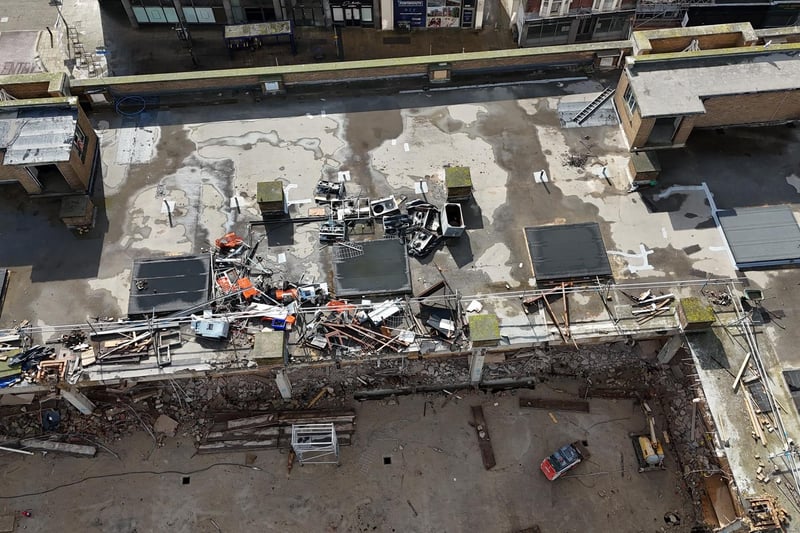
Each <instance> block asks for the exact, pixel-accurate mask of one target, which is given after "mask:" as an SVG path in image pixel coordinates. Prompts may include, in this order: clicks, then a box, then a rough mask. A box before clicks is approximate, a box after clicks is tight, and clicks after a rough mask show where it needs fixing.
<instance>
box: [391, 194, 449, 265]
mask: <svg viewBox="0 0 800 533" xmlns="http://www.w3.org/2000/svg"><path fill="white" fill-rule="evenodd" d="M406 209H407V211H408V214H406V215H401V214H396V215H392V216H385V217H383V229H384V232H385V233H386V235H396V236H399V237H401V238H403V239H405V242H406V246H407V248H408V255H410V256H412V257H425V256H426V255H428V254H429V253H431V252H432V251H433V250H434V249H436V246H437V245H438V244H439V242H441V240H442V223H441V217H440V214H441V213H440V211H439V208H438V207H436V206H434V205H432V204H429V203H427V202H423V201H422V200H413V201H411V202H409V203H408V204H406Z"/></svg>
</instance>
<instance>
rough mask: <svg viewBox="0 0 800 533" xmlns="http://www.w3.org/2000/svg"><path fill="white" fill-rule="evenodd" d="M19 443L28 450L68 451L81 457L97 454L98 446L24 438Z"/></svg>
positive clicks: (67, 452)
mask: <svg viewBox="0 0 800 533" xmlns="http://www.w3.org/2000/svg"><path fill="white" fill-rule="evenodd" d="M19 445H20V446H22V447H23V448H26V449H28V450H37V451H43V452H58V453H66V454H70V455H80V456H81V457H94V456H95V455H96V454H97V448H95V447H94V446H84V445H82V444H68V443H66V442H55V441H50V440H39V439H22V440H21V441H19Z"/></svg>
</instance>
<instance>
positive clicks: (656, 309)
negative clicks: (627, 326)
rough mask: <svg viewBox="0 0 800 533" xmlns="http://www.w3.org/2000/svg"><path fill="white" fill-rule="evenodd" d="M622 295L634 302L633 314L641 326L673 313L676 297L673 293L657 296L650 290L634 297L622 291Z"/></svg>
mask: <svg viewBox="0 0 800 533" xmlns="http://www.w3.org/2000/svg"><path fill="white" fill-rule="evenodd" d="M622 294H624V295H625V296H627V297H628V298H630V299H631V301H633V302H634V305H633V310H632V311H631V313H633V316H634V317H635V318H636V323H637V324H639V325H642V324H645V323H647V322H649V321H650V320H652V319H654V318H656V317H658V316H662V315H666V314H668V313H670V312H671V311H672V302H673V301H675V295H674V294H672V293H669V294H660V295H657V294H654V293H653V291H651V290H649V289H648V290H646V291H644V292H643V293H641V294H640V295H639V296H633V295H631V294H628V293H627V292H624V291H622Z"/></svg>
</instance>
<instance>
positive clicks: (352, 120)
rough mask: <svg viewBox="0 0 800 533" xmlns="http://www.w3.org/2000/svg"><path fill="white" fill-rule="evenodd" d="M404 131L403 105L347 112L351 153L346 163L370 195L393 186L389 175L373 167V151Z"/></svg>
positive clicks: (346, 137) (374, 195)
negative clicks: (382, 109)
mask: <svg viewBox="0 0 800 533" xmlns="http://www.w3.org/2000/svg"><path fill="white" fill-rule="evenodd" d="M402 133H403V115H402V113H401V111H400V110H399V109H392V110H388V111H369V112H364V113H352V114H349V115H347V118H346V119H345V124H344V138H345V142H346V143H347V145H348V146H349V147H350V153H349V154H348V157H347V159H346V160H345V161H344V163H343V165H342V166H343V167H344V168H348V169H349V170H350V175H351V176H352V179H353V181H355V182H356V183H357V184H358V185H360V186H361V188H362V190H363V191H364V194H365V195H366V196H370V197H373V198H377V197H380V196H382V195H383V194H385V192H386V191H387V190H388V189H389V187H388V183H387V182H386V175H385V174H383V173H381V172H379V171H377V170H375V169H373V168H372V165H371V158H370V154H369V153H370V151H372V150H374V149H375V148H377V147H379V146H380V145H381V144H383V143H384V142H386V141H388V140H390V139H396V138H397V137H399V136H400V134H402Z"/></svg>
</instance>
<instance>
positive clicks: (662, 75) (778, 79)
mask: <svg viewBox="0 0 800 533" xmlns="http://www.w3.org/2000/svg"><path fill="white" fill-rule="evenodd" d="M628 73H629V76H628V78H629V79H630V84H631V87H632V88H633V93H634V95H635V96H636V102H637V104H638V105H639V111H640V113H641V114H642V117H659V116H671V115H693V114H702V113H705V106H704V105H703V102H702V101H701V97H708V96H724V95H731V94H746V93H758V92H768V91H783V90H791V89H796V88H797V87H800V59H798V58H797V57H795V56H794V55H790V54H785V53H772V54H764V53H761V54H760V55H755V54H744V53H741V54H736V55H729V56H722V57H708V58H703V57H694V58H690V59H686V60H682V61H678V60H672V61H663V62H654V63H647V62H637V63H634V64H633V65H631V66H629V67H628Z"/></svg>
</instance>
